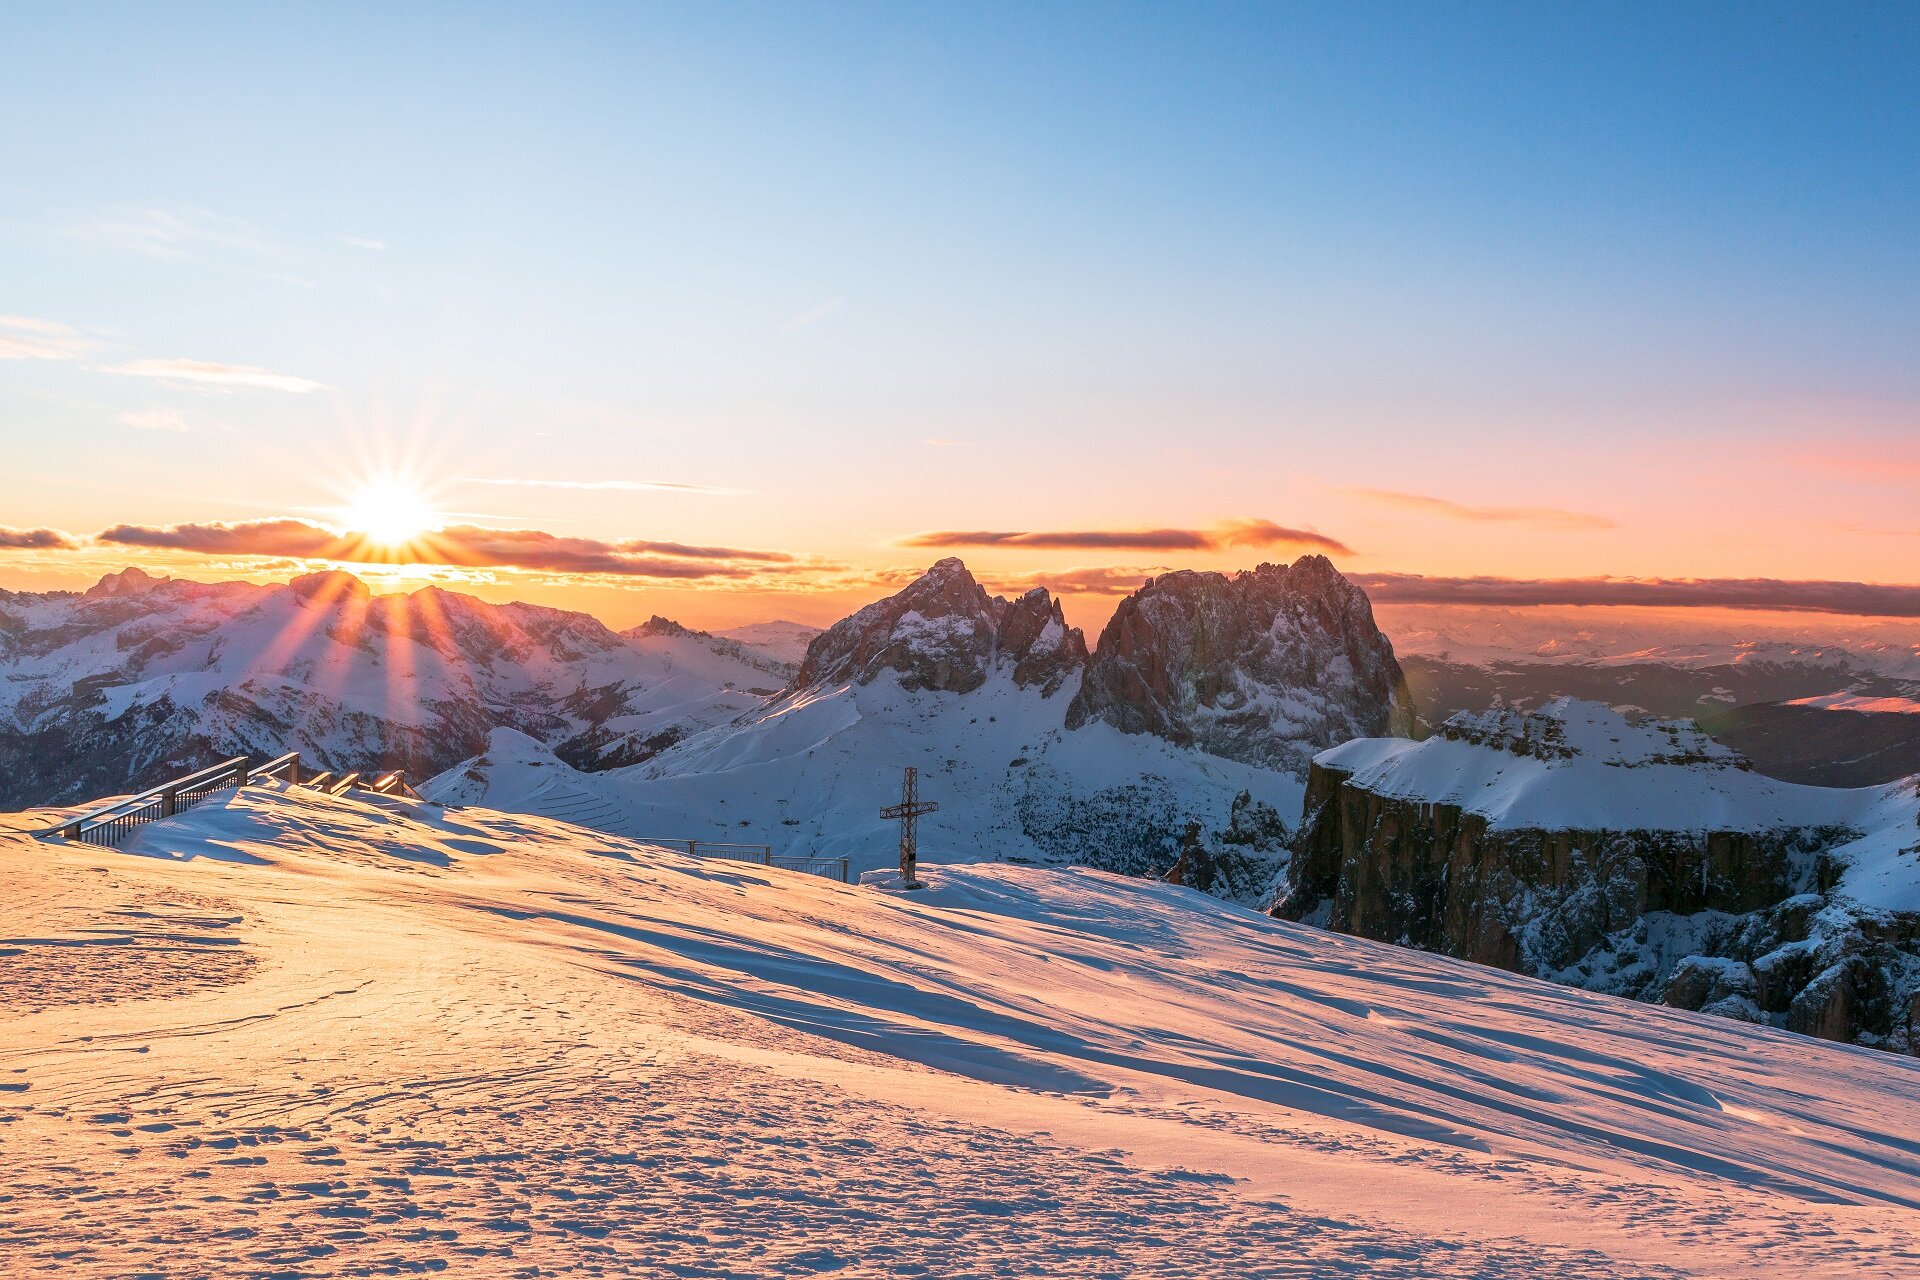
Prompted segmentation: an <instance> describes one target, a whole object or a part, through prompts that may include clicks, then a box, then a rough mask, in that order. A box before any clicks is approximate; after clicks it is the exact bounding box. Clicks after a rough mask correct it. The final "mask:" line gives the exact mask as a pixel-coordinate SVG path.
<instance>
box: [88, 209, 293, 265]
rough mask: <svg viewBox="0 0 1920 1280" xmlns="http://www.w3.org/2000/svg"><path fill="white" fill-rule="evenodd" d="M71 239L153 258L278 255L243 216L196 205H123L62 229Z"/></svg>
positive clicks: (258, 230) (268, 240)
mask: <svg viewBox="0 0 1920 1280" xmlns="http://www.w3.org/2000/svg"><path fill="white" fill-rule="evenodd" d="M60 234H61V235H62V236H63V237H65V238H66V239H69V240H77V241H81V242H83V243H86V244H93V245H98V246H101V247H103V248H109V249H118V250H121V251H124V252H129V253H139V254H144V255H146V256H148V257H153V258H176V259H177V258H197V257H201V256H204V255H206V254H208V253H213V252H219V253H223V254H231V253H241V254H247V255H252V256H263V255H265V256H273V255H277V252H278V251H277V249H276V247H275V245H274V243H273V241H272V240H271V239H270V238H269V237H268V236H267V235H266V233H265V232H263V231H261V230H260V228H258V227H256V226H254V225H253V224H252V223H251V222H248V221H247V220H246V219H244V218H234V217H228V216H225V215H223V214H218V213H214V212H213V211H211V210H209V209H202V208H199V207H197V206H193V205H146V206H123V207H121V208H117V209H112V210H108V211H106V212H103V213H97V214H93V215H91V216H89V217H86V218H83V219H81V220H79V221H77V222H74V223H72V224H71V225H69V226H67V227H64V228H62V229H61V232H60Z"/></svg>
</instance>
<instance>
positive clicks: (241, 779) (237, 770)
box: [233, 758, 252, 787]
mask: <svg viewBox="0 0 1920 1280" xmlns="http://www.w3.org/2000/svg"><path fill="white" fill-rule="evenodd" d="M251 763H252V760H251V758H249V759H246V760H242V761H241V762H240V763H239V764H237V765H235V766H234V767H233V785H234V786H235V787H244V786H246V785H247V774H248V767H247V766H248V765H250V764H251Z"/></svg>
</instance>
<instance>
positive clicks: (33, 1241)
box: [0, 788, 1920, 1280]
mask: <svg viewBox="0 0 1920 1280" xmlns="http://www.w3.org/2000/svg"><path fill="white" fill-rule="evenodd" d="M51 818H52V815H50V814H36V815H19V816H13V817H5V818H0V897H4V900H5V901H7V902H8V903H9V916H8V922H9V929H10V931H13V932H15V933H17V934H18V935H19V936H17V937H15V938H13V939H11V940H10V941H9V943H8V946H9V948H10V950H11V951H12V953H13V954H12V955H11V956H10V957H9V959H8V965H9V976H10V981H9V983H8V984H7V985H6V988H5V990H4V991H0V1027H3V1028H4V1030H5V1034H4V1035H0V1127H3V1128H4V1130H5V1132H6V1133H7V1137H8V1161H9V1164H8V1176H7V1189H8V1195H7V1196H6V1197H4V1198H0V1249H4V1250H5V1254H6V1256H7V1257H8V1258H9V1261H10V1264H11V1265H12V1266H13V1267H15V1268H16V1269H17V1270H20V1271H23V1272H25V1273H29V1274H37V1273H42V1272H44V1273H48V1274H54V1273H57V1274H60V1275H64V1276H69V1277H94V1276H121V1275H128V1274H136V1273H152V1274H162V1275H170V1274H192V1273H209V1272H211V1273H218V1274H237V1273H256V1272H263V1271H277V1272H299V1273H301V1274H305V1275H310V1276H332V1275H345V1274H361V1273H365V1272H369V1271H373V1272H378V1271H384V1270H395V1269H420V1270H434V1269H439V1268H442V1267H445V1268H446V1269H447V1270H448V1271H449V1272H450V1273H455V1274H462V1273H463V1274H476V1275H478V1274H512V1273H518V1272H531V1271H535V1270H542V1271H545V1272H548V1273H564V1274H570V1275H631V1274H645V1273H649V1271H648V1269H649V1268H651V1269H652V1273H659V1274H683V1275H684V1274H696V1275H697V1274H705V1275H715V1274H755V1275H767V1276H783V1275H804V1274H817V1273H819V1272H821V1271H824V1270H834V1271H838V1272H840V1273H841V1274H851V1275H870V1274H940V1275H952V1274H979V1275H1008V1276H1047V1275H1067V1274H1071V1275H1077V1276H1088V1277H1115V1278H1118V1277H1189V1276H1190V1277H1216V1276H1221V1275H1247V1276H1268V1275H1272V1276H1281V1275H1348V1274H1366V1275H1369V1276H1384V1277H1404V1278H1412V1277H1455V1276H1461V1277H1464V1276H1475V1277H1513V1278H1515V1280H1518V1278H1520V1277H1537V1276H1540V1275H1543V1274H1545V1275H1554V1276H1566V1277H1576V1278H1585V1277H1594V1278H1598V1277H1608V1278H1609V1280H1613V1278H1618V1277H1654V1276H1659V1277H1670V1276H1676V1275H1688V1276H1740V1277H1748V1276H1753V1275H1763V1274H1794V1275H1805V1276H1809V1277H1823V1276H1833V1277H1838V1276H1848V1277H1859V1276H1889V1277H1890V1276H1898V1275H1904V1274H1909V1273H1910V1270H1911V1267H1912V1263H1913V1259H1914V1258H1915V1257H1916V1256H1920V1207H1917V1206H1916V1197H1915V1194H1914V1188H1915V1187H1916V1186H1917V1185H1920V1155H1916V1153H1920V1076H1916V1074H1915V1072H1914V1070H1913V1069H1912V1064H1910V1063H1907V1062H1903V1061H1901V1060H1898V1059H1895V1058H1892V1057H1889V1056H1886V1055H1879V1054H1869V1053H1865V1052H1863V1051H1859V1050H1853V1049H1849V1048H1846V1047H1843V1046H1829V1045H1821V1044H1819V1043H1817V1042H1813V1041H1808V1040H1804V1039H1801V1038H1798V1037H1788V1036H1784V1035H1782V1034H1780V1033H1778V1032H1776V1031H1773V1030H1771V1029H1768V1028H1764V1027H1753V1026H1747V1025H1743V1024H1740V1023H1736V1022H1732V1021H1728V1020H1725V1019H1717V1018H1704V1017H1700V1016H1698V1015H1693V1014H1687V1013H1682V1012H1678V1011H1673V1010H1665V1009H1658V1008H1647V1007H1644V1006H1635V1005H1628V1004H1624V1003H1622V1002H1620V1001H1617V1000H1613V999H1610V998H1607V997H1604V996H1597V995H1592V994H1589V993H1585V992H1580V991H1573V990H1568V989H1565V988H1556V987H1552V986H1547V985H1544V984H1541V983H1537V982H1534V981H1531V980H1528V979H1525V978H1520V977H1516V976H1513V975H1509V974H1503V973H1500V972H1497V971H1494V970H1489V969H1485V968H1481V967H1478V966H1474V965H1469V964H1463V963H1461V962H1458V961H1453V960H1448V959H1445V958H1442V957H1437V956H1430V955H1422V954H1418V953H1414V952H1409V951H1403V950H1399V949H1396V948H1392V947H1387V946H1383V945H1380V944H1375V943H1370V942H1367V941H1364V940H1359V939H1352V938H1344V937H1341V936H1338V935H1333V934H1327V933H1322V932H1320V931H1318V930H1314V929H1310V928H1304V927H1301V926H1296V925H1290V924H1286V923H1284V922H1278V921H1273V920H1268V919H1265V918H1263V917H1260V916H1258V915H1255V914H1254V913H1251V912H1246V911H1241V910H1237V909H1235V908H1232V907H1228V906H1225V905H1223V904H1221V903H1218V902H1216V901H1213V900H1211V899H1208V898H1206V897H1204V896H1201V895H1199V894H1196V893H1193V892H1192V891H1189V890H1181V889H1176V888H1171V887H1167V886H1156V885H1151V884H1146V883H1143V882H1139V881H1132V880H1119V879H1116V878H1113V877H1109V876H1105V875H1101V874H1098V873H1093V872H1070V873H1062V872H1053V871H1044V870H1040V869H1036V868H1013V867H984V866H975V867H942V866H929V865H927V864H924V863H923V867H922V870H923V873H925V874H926V875H927V876H928V878H929V880H930V881H931V885H932V887H931V888H930V889H929V890H927V891H925V892H923V893H921V894H918V895H912V896H903V895H898V894H892V893H887V892H882V891H879V890H877V889H875V888H872V887H865V886H840V885H836V884H831V883H827V882H824V881H820V880H817V879H813V878H810V877H804V876H798V875H791V874H787V873H783V872H779V871H770V870H765V869H760V868H747V867H741V866H739V865H737V864H711V863H697V862H693V861H690V860H688V859H685V858H681V857H678V856H676V855H673V854H669V853H665V852H663V851H661V850H658V849H653V848H649V847H646V846H641V845H636V844H633V843H630V842H626V841H622V840H619V839H617V838H615V837H610V836H607V835H605V834H603V833H599V832H593V831H588V830H584V829H581V828H577V827H570V826H566V825H563V824H558V823H553V822H548V821H544V820H541V819H537V818H530V817H524V816H514V815H504V814H498V813H490V812H486V811H482V810H478V809H464V810H457V811H444V812H443V811H441V810H439V809H437V808H436V807H434V806H431V805H420V804H414V803H410V802H405V801H397V800H383V801H380V802H378V803H362V802H358V801H346V800H339V799H328V798H324V797H318V796H315V795H313V794H312V793H305V792H300V791H283V790H279V789H276V788H250V789H248V790H247V791H245V792H242V793H238V794H235V795H231V796H228V797H224V798H222V799H220V800H216V801H215V802H213V803H211V804H209V805H207V806H204V807H202V808H200V809H196V810H193V811H191V812H190V813H188V814H186V815H183V816H182V817H180V818H177V819H173V820H169V821H165V822H161V823H156V824H154V825H152V826H150V827H147V828H145V829H144V830H142V831H141V832H140V833H139V834H138V835H137V836H136V837H135V841H134V843H133V844H132V845H131V846H130V847H129V848H128V849H127V850H125V851H124V852H113V851H108V850H102V849H95V848H90V847H81V846H71V845H61V844H51V845H49V844H43V843H39V842H36V841H32V840H30V839H27V838H25V837H24V836H23V835H21V834H17V833H18V832H20V831H21V830H22V829H24V828H28V827H33V826H38V825H44V824H47V823H49V822H50V821H51ZM83 941H84V942H85V943H86V945H84V946H82V945H75V944H76V943H79V942H83ZM102 1170H110V1174H104V1173H103V1172H102Z"/></svg>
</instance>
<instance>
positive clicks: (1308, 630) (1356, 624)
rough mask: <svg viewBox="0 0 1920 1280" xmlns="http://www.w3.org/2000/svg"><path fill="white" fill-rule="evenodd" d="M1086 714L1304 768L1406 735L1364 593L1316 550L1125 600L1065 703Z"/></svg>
mask: <svg viewBox="0 0 1920 1280" xmlns="http://www.w3.org/2000/svg"><path fill="white" fill-rule="evenodd" d="M1093 721H1105V722H1106V723H1108V724H1111V725H1113V726H1114V727H1115V728H1117V729H1119V730H1121V731H1122V732H1124V733H1151V734H1157V735H1158V736H1160V737H1163V738H1166V739H1167V740H1169V741H1171V742H1175V743H1178V744H1180V745H1182V746H1192V747H1197V748H1199V749H1200V750H1202V751H1207V752H1210V753H1212V754H1214V755H1219V756H1225V757H1227V758H1229V759H1233V760H1242V761H1245V762H1247V763H1249V764H1259V765H1264V766H1267V767H1270V768H1277V769H1283V770H1285V771H1287V772H1290V773H1294V774H1296V775H1300V774H1304V773H1305V772H1306V770H1307V766H1308V763H1309V761H1310V760H1311V758H1312V756H1313V754H1314V752H1316V751H1318V750H1320V749H1322V748H1325V747H1329V746H1332V745H1334V744H1335V743H1339V742H1344V741H1346V740H1347V739H1349V738H1356V737H1365V736H1372V735H1379V734H1404V733H1406V732H1408V730H1409V729H1410V727H1411V724H1412V706H1411V703H1410V701H1409V699H1408V695H1407V691H1406V681H1405V679H1404V678H1403V677H1402V675H1401V673H1400V665H1399V663H1397V662H1395V661H1394V657H1393V646H1392V645H1391V644H1390V643H1389V642H1388V641H1387V638H1386V637H1385V636H1384V635H1382V634H1381V633H1380V629H1379V628H1378V627H1377V626H1375V625H1374V621H1373V609H1372V606H1371V605H1370V604H1369V603H1368V601H1367V597H1366V593H1365V592H1363V591H1361V590H1360V589H1359V588H1358V587H1355V586H1354V585H1353V584H1352V583H1350V582H1348V581H1347V580H1346V579H1345V578H1344V577H1342V576H1341V575H1340V572H1339V571H1338V570H1337V569H1335V568H1334V567H1333V565H1332V563H1331V562H1329V561H1328V560H1327V558H1326V557H1325V556H1317V555H1316V556H1303V557H1301V558H1300V559H1299V560H1297V561H1295V562H1294V563H1293V564H1291V565H1273V564H1263V565H1261V566H1260V567H1258V568H1257V569H1254V570H1251V571H1250V572H1245V573H1239V574H1235V575H1233V576H1232V577H1228V576H1227V575H1225V574H1220V573H1196V572H1191V571H1182V572H1179V573H1169V574H1165V575H1163V576H1161V577H1158V578H1155V579H1153V580H1152V581H1151V582H1149V583H1147V584H1146V585H1145V586H1144V587H1142V588H1141V589H1140V590H1139V591H1136V592H1135V593H1134V594H1133V595H1131V596H1128V597H1127V598H1126V599H1125V600H1123V601H1122V602H1121V603H1120V607H1119V608H1118V609H1117V610H1116V611H1115V613H1114V615H1113V620H1112V621H1111V622H1109V623H1108V624H1107V627H1106V630H1105V631H1104V632H1102V633H1101V636H1100V643H1099V646H1098V647H1097V648H1096V649H1095V651H1094V654H1093V658H1092V661H1091V662H1090V663H1089V665H1088V668H1087V675H1086V679H1085V680H1083V681H1082V682H1081V686H1080V691H1079V693H1078V694H1077V695H1076V696H1075V697H1074V700H1073V703H1072V705H1071V706H1070V707H1069V708H1068V711H1067V727H1068V728H1077V727H1079V726H1081V725H1083V724H1087V723H1090V722H1093Z"/></svg>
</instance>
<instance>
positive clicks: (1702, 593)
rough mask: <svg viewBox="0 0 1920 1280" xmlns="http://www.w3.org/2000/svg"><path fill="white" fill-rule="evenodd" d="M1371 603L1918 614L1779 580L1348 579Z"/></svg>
mask: <svg viewBox="0 0 1920 1280" xmlns="http://www.w3.org/2000/svg"><path fill="white" fill-rule="evenodd" d="M1349 576H1351V577H1352V579H1353V581H1354V582H1355V583H1356V584H1358V585H1359V586H1360V587H1361V588H1362V589H1363V590H1365V591H1366V593H1367V594H1368V595H1369V596H1371V597H1372V598H1373V599H1375V600H1378V601H1383V602H1387V603H1393V604H1464V605H1503V606H1527V605H1638V606H1648V607H1654V608H1692V609H1766V610H1779V611H1787V612H1799V613H1841V614H1854V615H1858V616H1862V617H1897V618H1914V617H1920V586H1900V585H1890V584H1884V583H1872V582H1821V581H1812V582H1808V581H1788V580H1782V579H1778V578H1435V577H1425V576H1422V575H1420V574H1411V573H1372V574H1352V575H1349Z"/></svg>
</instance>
